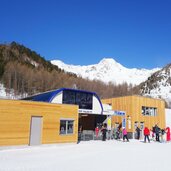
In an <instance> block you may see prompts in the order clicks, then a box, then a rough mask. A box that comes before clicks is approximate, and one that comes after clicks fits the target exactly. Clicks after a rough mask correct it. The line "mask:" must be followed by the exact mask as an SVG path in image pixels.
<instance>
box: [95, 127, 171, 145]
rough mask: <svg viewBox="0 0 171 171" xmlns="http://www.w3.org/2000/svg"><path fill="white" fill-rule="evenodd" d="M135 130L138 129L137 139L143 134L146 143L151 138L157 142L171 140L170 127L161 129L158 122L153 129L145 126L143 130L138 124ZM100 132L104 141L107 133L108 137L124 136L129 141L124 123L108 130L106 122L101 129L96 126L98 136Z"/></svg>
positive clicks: (117, 138)
mask: <svg viewBox="0 0 171 171" xmlns="http://www.w3.org/2000/svg"><path fill="white" fill-rule="evenodd" d="M135 131H136V139H138V140H139V139H140V138H141V137H140V135H141V134H143V135H144V142H145V143H146V141H147V140H148V142H149V143H150V139H151V140H154V141H157V142H164V141H170V140H171V137H170V136H171V135H170V128H169V127H167V128H165V129H161V128H159V126H158V124H156V125H155V126H154V127H153V128H152V129H149V128H148V127H145V128H144V129H143V130H141V129H140V128H139V127H138V126H137V127H136V130H135ZM99 132H101V133H102V140H103V141H105V140H106V139H107V135H108V137H110V138H112V139H116V140H120V139H121V138H123V141H125V140H126V141H127V142H129V139H128V133H127V130H126V128H125V127H122V125H119V126H118V127H117V128H114V129H113V130H112V131H111V130H107V124H104V125H103V126H102V128H101V129H99V128H98V127H96V128H95V135H96V137H98V136H99ZM141 132H142V133H141ZM164 137H165V138H164ZM110 138H108V139H110Z"/></svg>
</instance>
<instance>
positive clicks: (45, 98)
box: [22, 88, 103, 111]
mask: <svg viewBox="0 0 171 171" xmlns="http://www.w3.org/2000/svg"><path fill="white" fill-rule="evenodd" d="M64 90H71V91H74V92H84V93H90V94H92V95H94V96H95V97H96V98H97V99H98V101H99V103H100V105H101V108H102V111H103V106H102V103H101V100H100V98H99V97H98V95H97V94H96V93H95V92H91V91H86V90H78V89H70V88H61V89H57V90H52V91H48V92H44V93H40V94H36V95H33V96H30V97H26V98H24V99H22V100H31V101H40V102H49V103H51V102H52V100H53V99H54V98H55V97H56V95H57V94H59V93H60V92H62V91H64Z"/></svg>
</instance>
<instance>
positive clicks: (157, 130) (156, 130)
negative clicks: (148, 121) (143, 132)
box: [155, 124, 160, 142]
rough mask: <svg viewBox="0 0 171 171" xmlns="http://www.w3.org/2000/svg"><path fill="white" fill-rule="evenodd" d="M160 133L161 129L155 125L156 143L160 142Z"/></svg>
mask: <svg viewBox="0 0 171 171" xmlns="http://www.w3.org/2000/svg"><path fill="white" fill-rule="evenodd" d="M159 133H160V128H159V127H158V125H157V124H156V125H155V134H156V141H158V142H160V138H159Z"/></svg>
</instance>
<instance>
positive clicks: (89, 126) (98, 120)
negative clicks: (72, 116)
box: [79, 114, 107, 131]
mask: <svg viewBox="0 0 171 171" xmlns="http://www.w3.org/2000/svg"><path fill="white" fill-rule="evenodd" d="M106 118H107V116H106V115H96V114H79V126H82V129H83V130H92V131H94V130H95V128H96V127H97V126H98V127H99V128H101V127H102V125H103V123H104V121H105V120H106Z"/></svg>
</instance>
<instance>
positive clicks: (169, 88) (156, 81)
mask: <svg viewBox="0 0 171 171" xmlns="http://www.w3.org/2000/svg"><path fill="white" fill-rule="evenodd" d="M139 89H140V91H141V94H142V95H144V96H150V97H154V98H161V99H164V100H165V101H166V102H167V104H168V106H169V107H171V64H168V65H167V66H166V67H164V68H162V69H161V70H159V71H157V72H156V73H154V74H152V75H151V76H150V77H149V78H148V79H147V80H146V81H145V82H143V83H141V84H140V86H139Z"/></svg>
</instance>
